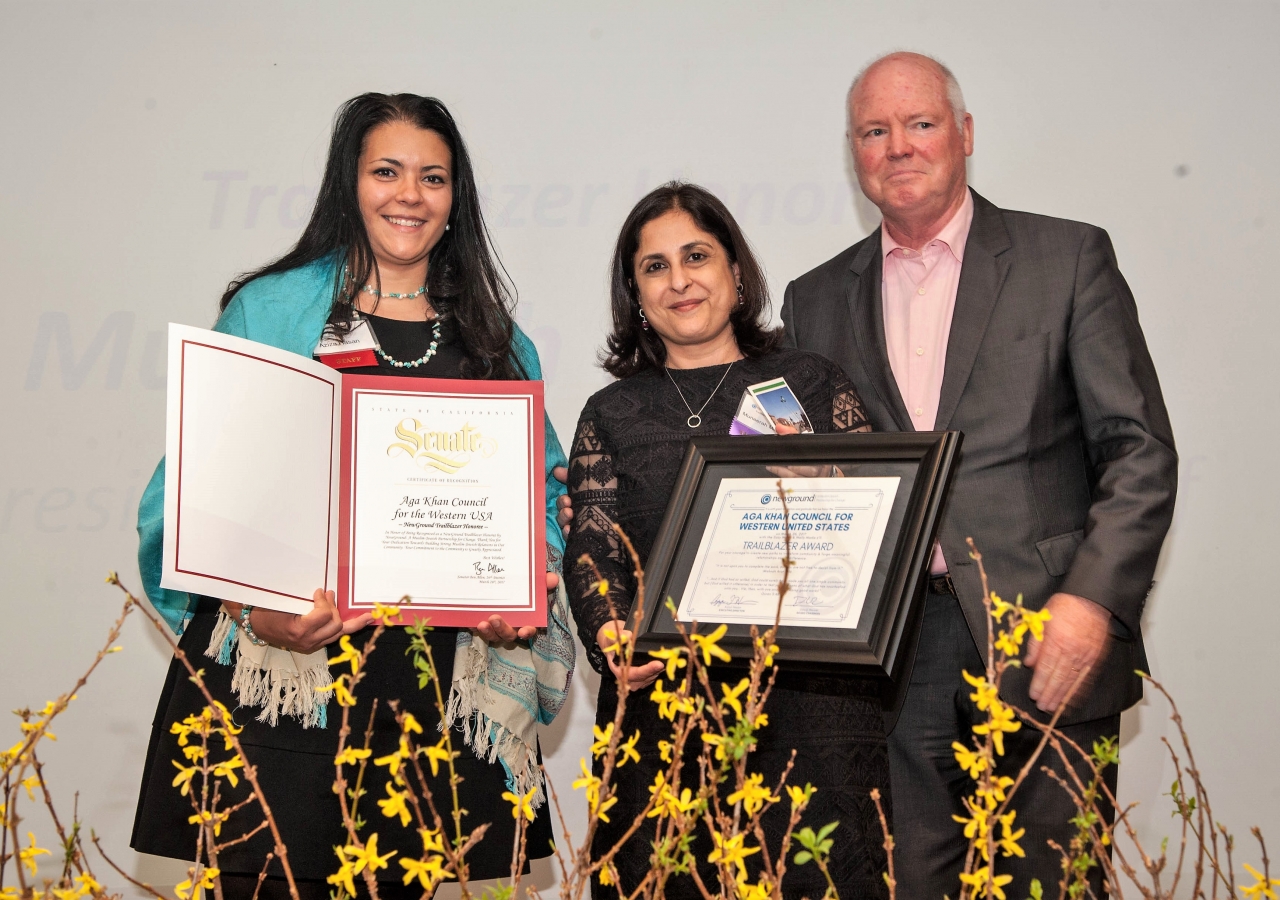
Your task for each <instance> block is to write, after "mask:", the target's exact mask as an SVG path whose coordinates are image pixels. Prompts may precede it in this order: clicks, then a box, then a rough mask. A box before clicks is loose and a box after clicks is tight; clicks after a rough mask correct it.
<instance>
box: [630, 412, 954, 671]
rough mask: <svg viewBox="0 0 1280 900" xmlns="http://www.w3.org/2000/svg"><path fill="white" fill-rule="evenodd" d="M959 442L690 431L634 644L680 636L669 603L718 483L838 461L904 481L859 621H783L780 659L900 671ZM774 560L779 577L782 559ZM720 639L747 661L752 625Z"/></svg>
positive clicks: (652, 644)
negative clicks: (850, 624)
mask: <svg viewBox="0 0 1280 900" xmlns="http://www.w3.org/2000/svg"><path fill="white" fill-rule="evenodd" d="M961 440H962V435H961V433H960V432H958V431H939V432H893V433H873V434H867V433H860V434H823V435H812V434H807V435H793V436H762V437H745V436H728V435H709V436H707V437H695V438H693V439H692V440H690V441H689V447H688V449H687V450H686V452H685V457H684V462H683V464H682V465H681V468H680V475H679V477H678V478H677V480H676V486H675V489H674V490H673V491H672V493H671V499H670V500H669V501H668V502H667V510H666V513H665V515H664V516H663V519H662V525H661V526H660V527H659V529H658V535H657V537H656V539H655V540H654V544H653V549H652V550H651V551H650V553H649V559H648V563H647V565H646V566H645V596H644V598H643V600H644V602H643V604H641V603H640V602H638V601H639V599H640V598H637V602H635V603H633V604H632V608H631V614H630V617H629V620H628V624H627V627H628V628H629V629H630V630H631V632H632V634H634V635H635V636H636V637H635V640H636V649H637V650H638V651H640V652H641V653H643V652H644V651H647V650H655V649H657V648H658V647H660V646H673V645H676V644H679V643H680V642H681V639H680V636H679V632H678V631H677V630H676V627H675V622H674V618H673V616H672V614H671V611H670V610H669V609H668V608H667V606H666V600H667V598H668V597H673V598H678V597H679V596H680V595H681V593H682V592H683V590H684V586H685V584H686V583H687V581H688V578H689V572H690V569H691V567H692V564H693V558H694V556H695V555H696V553H697V548H698V545H699V543H700V542H701V539H702V534H703V532H704V530H705V528H706V524H707V518H708V516H709V513H710V509H711V504H712V501H713V500H714V497H715V494H716V489H717V487H718V485H719V484H720V481H721V480H723V479H725V478H760V477H776V475H774V474H773V473H771V472H769V470H768V469H767V468H766V467H767V466H800V465H820V464H834V465H837V466H839V467H840V469H841V470H842V472H843V473H844V474H845V475H846V476H847V477H848V476H853V477H856V476H883V475H897V476H900V477H901V478H902V482H901V483H900V488H899V490H898V492H897V495H896V497H895V498H894V504H893V510H892V513H891V514H890V519H889V524H888V527H887V529H886V531H885V535H884V541H883V543H882V544H881V547H880V553H879V556H878V557H877V560H876V568H875V572H874V574H873V576H872V580H871V585H870V588H869V589H868V591H867V596H866V601H865V603H864V605H863V609H862V613H861V615H860V616H859V620H858V623H857V627H855V628H825V627H806V626H800V625H783V626H781V627H780V628H779V629H778V638H777V643H778V645H779V647H780V648H781V651H782V652H781V654H780V658H782V659H784V660H785V663H784V665H786V666H787V667H802V668H806V669H823V668H827V669H829V668H831V667H833V666H837V667H839V669H840V671H844V672H850V673H858V674H866V675H878V676H888V677H889V678H897V677H898V676H899V675H900V673H901V668H902V666H903V664H904V662H905V661H906V659H907V658H908V657H909V656H910V655H911V650H912V648H913V645H914V642H915V637H916V635H917V633H918V630H919V624H920V616H921V614H922V612H923V602H922V601H923V596H924V590H925V587H926V586H927V581H928V576H929V562H930V559H931V556H932V548H933V543H934V540H935V538H936V536H937V531H938V522H939V520H940V518H941V513H942V507H943V503H944V501H945V499H946V495H947V492H948V490H949V489H950V486H951V477H952V474H953V471H954V468H955V464H956V458H957V456H958V454H959V451H960V443H961ZM764 561H765V560H764V559H763V558H762V562H764ZM776 562H777V569H778V576H779V578H781V575H782V565H781V558H779V559H778V560H777V561H776ZM676 602H677V605H678V602H679V601H678V599H677V601H676ZM719 624H720V623H717V622H705V623H701V622H700V623H698V631H699V632H700V633H704V634H705V633H706V632H707V631H709V630H711V629H712V628H715V627H718V625H719ZM686 627H687V625H686ZM759 630H760V631H764V630H765V626H759ZM720 646H721V647H723V648H724V649H725V650H726V651H728V652H729V653H730V654H731V655H732V656H733V657H734V659H735V661H738V660H745V659H747V658H749V657H750V655H751V626H749V625H740V624H731V625H729V626H728V631H727V632H726V634H725V636H724V637H723V638H722V639H721V640H720Z"/></svg>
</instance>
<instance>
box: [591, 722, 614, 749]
mask: <svg viewBox="0 0 1280 900" xmlns="http://www.w3.org/2000/svg"><path fill="white" fill-rule="evenodd" d="M591 733H592V734H593V735H594V736H595V742H594V743H593V744H592V745H591V755H592V756H603V755H604V752H605V751H606V750H608V749H609V741H610V740H612V738H613V723H612V722H610V723H609V724H607V725H605V726H604V729H603V730H601V728H600V726H599V725H592V726H591Z"/></svg>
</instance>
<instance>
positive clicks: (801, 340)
mask: <svg viewBox="0 0 1280 900" xmlns="http://www.w3.org/2000/svg"><path fill="white" fill-rule="evenodd" d="M849 141H850V145H851V149H852V152H853V159H854V167H855V170H856V172H857V175H858V182H859V184H860V186H861V188H862V191H863V193H865V194H866V195H867V197H868V198H869V199H870V200H871V201H872V202H873V203H874V204H875V205H876V206H877V207H879V209H880V211H881V213H882V215H883V222H882V224H881V227H880V228H878V229H877V230H876V231H875V232H873V233H872V234H871V235H870V236H868V237H867V238H865V239H864V240H862V241H859V242H858V243H857V244H854V245H853V246H852V247H850V248H849V249H847V250H845V251H844V252H843V253H841V254H839V255H838V256H836V257H835V258H834V259H832V260H830V261H828V262H826V263H823V264H822V265H821V266H818V267H817V268H816V269H814V270H813V271H811V272H809V273H807V274H805V275H803V276H801V277H800V278H797V279H796V280H795V281H794V282H792V283H791V284H790V285H789V286H788V287H787V292H786V300H785V302H784V303H783V307H782V320H783V324H784V326H785V328H786V333H787V340H788V342H789V343H791V344H792V345H794V346H797V347H800V348H803V349H805V350H813V351H816V352H818V353H821V354H823V355H824V356H827V357H829V358H830V359H832V360H835V361H836V362H838V363H839V364H840V365H841V366H843V367H844V369H845V371H846V372H848V374H849V376H850V377H851V378H852V379H853V381H854V383H855V384H856V385H857V387H858V389H859V391H860V392H861V394H862V398H863V402H864V403H865V404H866V407H867V412H868V415H869V417H870V420H871V424H872V426H873V427H874V428H875V429H876V430H878V431H913V430H919V431H929V430H943V429H957V430H959V431H962V432H964V442H963V447H962V451H961V456H960V461H959V468H958V470H957V474H956V477H955V481H954V485H953V489H952V492H951V496H950V498H949V501H948V503H947V506H946V508H945V510H944V512H943V518H942V523H941V528H940V531H939V538H938V545H939V546H938V547H936V548H935V554H934V558H933V566H932V576H933V577H932V578H931V580H930V586H929V592H928V595H927V598H926V606H925V612H924V617H923V624H922V627H921V634H920V639H919V643H918V647H917V651H916V655H915V659H914V664H913V666H912V669H911V676H910V682H909V685H908V689H907V691H906V696H905V700H904V701H903V703H902V708H901V711H900V715H899V717H898V719H897V723H896V725H895V727H894V729H893V731H892V733H891V734H890V738H889V752H890V763H891V771H892V774H893V786H892V792H893V819H894V831H895V833H896V838H897V850H896V859H897V873H898V879H899V885H900V887H899V891H898V896H899V897H903V898H907V900H940V898H942V897H943V896H944V895H950V896H955V895H956V894H957V891H958V888H959V883H958V881H957V875H958V873H959V871H960V869H961V866H962V864H963V860H964V853H965V846H966V842H965V839H964V837H963V835H962V833H961V829H960V826H959V825H957V824H956V822H955V821H954V820H953V819H952V816H953V815H962V816H963V815H966V813H965V811H964V809H963V808H962V806H961V805H960V798H961V797H962V796H963V795H964V794H966V793H967V792H968V791H969V789H970V788H971V787H972V782H971V781H970V780H969V778H968V776H967V775H966V774H965V773H964V772H963V771H962V770H961V769H960V767H959V765H958V764H957V762H956V760H955V758H954V754H953V750H952V746H951V745H952V742H953V741H959V742H961V743H963V744H966V745H968V744H969V743H970V731H969V729H970V727H971V725H972V724H974V723H975V722H977V721H979V718H980V714H979V713H978V712H977V711H976V710H975V709H974V706H973V703H972V702H971V701H970V699H969V694H970V692H971V690H972V689H971V688H970V687H969V686H968V685H967V684H965V682H964V681H963V680H962V679H961V675H960V672H961V670H962V669H968V670H969V671H970V672H977V671H980V670H981V669H982V667H983V659H984V655H985V648H986V635H987V623H986V619H985V615H984V610H983V606H982V587H981V584H980V581H979V578H978V572H977V567H976V566H975V565H974V563H973V561H972V560H971V559H970V557H969V551H968V547H967V546H966V544H965V538H967V537H972V538H973V539H974V541H975V542H976V544H977V546H978V549H979V550H980V551H981V552H982V554H983V562H984V564H985V566H986V569H987V573H988V574H989V576H990V580H991V585H992V587H993V589H995V590H997V591H999V592H1000V593H1002V594H1003V595H1005V596H1009V595H1013V594H1017V593H1022V594H1023V595H1024V597H1025V601H1026V603H1027V605H1028V606H1031V607H1033V608H1040V607H1045V608H1047V609H1049V610H1050V612H1051V613H1052V619H1051V620H1050V621H1049V623H1048V625H1047V627H1046V629H1045V635H1044V641H1043V643H1041V644H1036V645H1033V646H1032V648H1031V649H1030V651H1029V653H1028V656H1027V658H1026V663H1027V665H1026V667H1025V668H1022V669H1013V670H1010V671H1009V672H1008V673H1007V675H1006V679H1005V690H1004V695H1005V699H1006V701H1007V702H1010V703H1013V704H1014V705H1016V706H1018V707H1019V708H1021V709H1024V710H1027V711H1029V712H1032V713H1033V714H1035V715H1037V716H1038V717H1041V718H1043V719H1045V720H1047V719H1048V718H1049V716H1050V714H1051V713H1052V712H1053V711H1055V710H1057V708H1058V707H1059V706H1060V705H1061V704H1062V703H1063V700H1064V698H1065V697H1066V695H1067V693H1068V691H1069V690H1070V688H1071V686H1072V685H1073V684H1074V683H1075V682H1076V681H1077V678H1078V677H1079V675H1080V673H1081V672H1082V671H1087V672H1088V673H1089V678H1088V681H1087V683H1085V684H1084V685H1083V686H1082V687H1081V688H1080V689H1079V690H1078V691H1077V692H1076V694H1075V695H1074V696H1072V697H1071V700H1070V703H1069V704H1068V708H1067V710H1066V711H1065V713H1064V715H1063V717H1062V719H1061V720H1060V723H1061V724H1063V725H1065V730H1066V731H1067V733H1068V734H1069V735H1070V736H1071V737H1072V738H1073V739H1075V740H1076V741H1077V743H1079V744H1080V745H1081V746H1083V747H1085V748H1086V749H1087V748H1089V747H1090V746H1091V745H1092V743H1093V741H1094V740H1095V739H1096V738H1099V737H1103V736H1112V735H1117V734H1118V732H1119V726H1120V712H1121V710H1123V709H1125V708H1127V707H1128V706H1130V705H1132V704H1133V703H1135V702H1136V701H1137V700H1138V699H1139V698H1140V697H1141V695H1142V684H1141V681H1140V679H1139V678H1138V677H1137V676H1136V675H1135V674H1134V670H1135V669H1145V667H1146V655H1145V653H1144V650H1143V646H1142V634H1141V630H1140V622H1141V617H1142V607H1143V604H1144V602H1145V600H1146V596H1147V591H1148V589H1149V587H1150V584H1151V578H1152V574H1153V572H1154V570H1155V566H1156V560H1157V557H1158V556H1159V553H1160V546H1161V544H1162V542H1163V541H1164V537H1165V532H1166V531H1167V530H1168V528H1169V522H1170V519H1171V518H1172V515H1173V503H1174V494H1175V491H1176V486H1177V454H1176V452H1175V450H1174V444H1173V434H1172V431H1171V429H1170V426H1169V418H1168V414H1167V413H1166V411H1165V407H1164V401H1163V399H1162V397H1161V393H1160V385H1159V382H1158V381H1157V379H1156V373H1155V369H1154V367H1153V366H1152V363H1151V358H1150V355H1149V354H1148V352H1147V347H1146V343H1145V340H1144V339H1143V335H1142V330H1141V328H1140V327H1139V325H1138V314H1137V309H1136V307H1135V304H1134V300H1133V296H1132V294H1131V293H1130V291H1129V288H1128V286H1127V285H1126V284H1125V281H1124V279H1123V277H1121V275H1120V272H1119V269H1118V268H1117V266H1116V260H1115V254H1114V252H1113V250H1112V247H1111V242H1110V240H1109V238H1108V237H1107V234H1106V232H1104V231H1102V230H1101V229H1099V228H1095V227H1093V226H1090V225H1085V224H1081V223H1078V222H1069V221H1065V220H1062V219H1052V218H1048V217H1045V216H1036V215H1031V214H1028V213H1022V212H1011V211H1008V210H1003V209H999V208H997V207H996V206H994V205H992V204H991V203H990V202H988V201H987V200H985V199H983V198H982V197H981V196H979V195H978V194H977V193H976V192H973V191H971V190H970V189H969V187H968V186H967V184H966V176H965V157H967V156H968V155H969V154H970V153H972V151H973V118H972V117H971V116H970V115H969V114H968V113H967V112H966V111H965V108H964V99H963V97H962V95H961V92H960V88H959V85H958V84H957V83H956V81H955V78H954V76H952V75H951V73H950V71H948V70H947V69H946V68H945V67H944V66H942V65H941V64H940V63H938V62H936V61H935V60H933V59H930V58H929V57H924V56H919V55H916V54H907V53H894V54H890V55H889V56H886V57H883V58H881V59H879V60H877V61H876V62H874V63H872V64H871V65H870V66H869V67H868V68H867V69H866V70H865V71H864V72H863V74H861V75H860V76H859V77H858V79H857V80H856V81H855V82H854V84H853V87H852V88H851V89H850V92H849ZM979 648H981V649H982V651H983V655H980V654H979ZM1039 736H1040V732H1039V731H1038V729H1035V728H1033V727H1030V726H1026V725H1024V726H1023V728H1022V730H1021V731H1020V732H1017V733H1015V734H1013V735H1007V736H1006V738H1007V740H1006V748H1007V749H1006V756H1005V764H1004V765H1005V766H1006V767H1007V768H1008V769H1010V770H1011V771H1012V772H1013V774H1015V775H1016V770H1017V769H1018V768H1020V767H1021V765H1022V761H1023V760H1025V759H1026V758H1027V757H1028V756H1029V754H1030V753H1031V752H1032V750H1033V749H1034V747H1035V745H1036V743H1037V741H1038V739H1039ZM1008 738H1011V740H1008ZM1044 761H1045V762H1048V761H1049V760H1048V758H1047V757H1046V758H1045V760H1044ZM1110 776H1111V777H1110V783H1111V785H1112V787H1113V788H1114V785H1115V770H1114V768H1113V769H1112V770H1111V773H1110ZM1019 796H1020V799H1019V800H1018V801H1017V802H1016V803H1015V807H1016V809H1017V810H1018V816H1017V826H1019V827H1025V828H1026V829H1027V833H1026V836H1025V838H1024V839H1023V840H1022V846H1023V847H1024V849H1025V850H1026V854H1027V855H1026V858H1025V859H1019V858H1017V857H1012V858H1010V859H1000V860H998V861H997V863H996V866H997V871H1000V872H1004V873H1009V874H1012V875H1013V876H1014V881H1013V883H1012V884H1010V885H1008V886H1006V887H1005V891H1006V893H1007V894H1008V895H1009V896H1010V897H1019V898H1020V897H1025V896H1027V891H1028V887H1029V882H1030V879H1031V878H1032V877H1035V878H1039V879H1040V881H1041V882H1042V883H1043V884H1044V885H1045V887H1046V889H1048V888H1049V887H1050V886H1051V885H1055V884H1056V883H1057V881H1058V879H1059V878H1060V877H1061V868H1060V857H1059V855H1058V853H1057V852H1056V851H1055V850H1053V849H1051V848H1050V847H1049V846H1048V845H1047V843H1046V841H1047V840H1048V839H1053V840H1056V841H1057V842H1058V843H1059V844H1060V845H1062V846H1063V847H1066V846H1067V845H1068V843H1069V841H1070V837H1071V834H1072V831H1073V829H1072V826H1071V825H1070V824H1069V823H1068V819H1069V818H1070V817H1071V816H1072V815H1073V814H1074V810H1073V807H1072V804H1071V801H1070V799H1069V798H1068V797H1067V795H1066V794H1065V792H1063V791H1062V789H1061V788H1060V787H1058V786H1057V785H1056V784H1055V783H1054V782H1053V781H1052V780H1051V779H1050V778H1048V777H1047V776H1045V775H1043V774H1041V773H1040V772H1039V771H1038V767H1037V771H1035V772H1033V774H1032V775H1031V777H1030V778H1029V779H1028V781H1027V782H1026V784H1025V786H1024V787H1023V788H1022V789H1021V790H1020V792H1019ZM1093 880H1094V884H1095V890H1098V891H1099V893H1100V884H1099V881H1098V877H1097V870H1095V871H1094V878H1093Z"/></svg>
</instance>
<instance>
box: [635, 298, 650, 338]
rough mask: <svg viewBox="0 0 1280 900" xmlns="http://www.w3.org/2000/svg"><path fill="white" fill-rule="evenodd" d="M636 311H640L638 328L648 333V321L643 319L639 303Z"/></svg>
mask: <svg viewBox="0 0 1280 900" xmlns="http://www.w3.org/2000/svg"><path fill="white" fill-rule="evenodd" d="M636 309H638V310H640V327H641V328H643V329H644V330H645V331H648V330H649V320H648V319H646V318H645V317H644V307H642V306H641V305H640V304H639V303H637V304H636Z"/></svg>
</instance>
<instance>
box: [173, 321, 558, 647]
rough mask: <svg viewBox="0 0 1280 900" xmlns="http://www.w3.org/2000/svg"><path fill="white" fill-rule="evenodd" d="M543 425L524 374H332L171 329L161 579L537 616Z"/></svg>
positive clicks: (266, 601) (218, 337)
mask: <svg viewBox="0 0 1280 900" xmlns="http://www.w3.org/2000/svg"><path fill="white" fill-rule="evenodd" d="M544 434H545V425H544V413H543V396H542V382H539V381H464V380H452V379H426V378H391V377H387V378H384V377H377V376H367V375H343V374H341V372H339V371H336V370H334V369H333V368H331V367H329V366H325V365H322V364H320V363H318V362H315V361H313V360H310V359H306V358H303V357H300V356H297V355H295V354H291V353H287V352H285V351H282V350H277V349H275V348H272V347H268V346H265V345H263V344H257V343H254V342H251V341H246V340H243V339H241V338H235V337H229V336H227V335H222V334H216V333H214V332H211V331H204V330H202V329H197V328H189V327H186V326H179V325H171V326H170V335H169V394H168V427H167V443H168V447H167V450H168V456H167V460H168V463H167V466H166V472H165V549H164V573H163V577H162V580H161V584H162V585H163V586H164V587H167V588H173V589H177V590H185V591H191V592H195V593H201V594H205V595H207V596H211V597H218V598H221V599H226V600H234V601H237V602H242V603H251V604H253V605H255V606H263V607H267V608H269V609H281V610H285V611H289V612H298V613H304V612H306V611H308V610H309V609H310V608H311V603H312V601H311V597H312V594H313V592H314V591H315V589H316V588H324V589H325V590H333V591H336V592H337V596H338V605H339V608H340V610H341V611H342V615H343V616H344V617H347V618H349V617H351V616H354V615H358V614H360V613H363V612H367V611H371V610H372V609H374V607H375V605H377V604H382V605H385V606H392V605H394V606H399V607H400V608H401V610H402V612H403V615H402V618H401V620H400V621H401V622H402V623H407V622H409V621H413V620H417V619H426V620H429V621H430V623H431V624H433V625H441V626H458V627H466V626H474V625H475V624H476V623H477V622H479V621H480V620H481V619H483V618H486V617H488V616H490V615H493V614H495V613H496V614H499V615H501V616H503V618H504V619H506V621H507V622H509V623H510V624H512V625H516V626H520V625H536V626H545V625H546V622H547V609H546V576H545V569H546V550H545V546H544V545H545V541H546V513H545V508H546V507H545V500H544V490H545V487H544V483H545V475H544V468H543V467H544Z"/></svg>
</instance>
